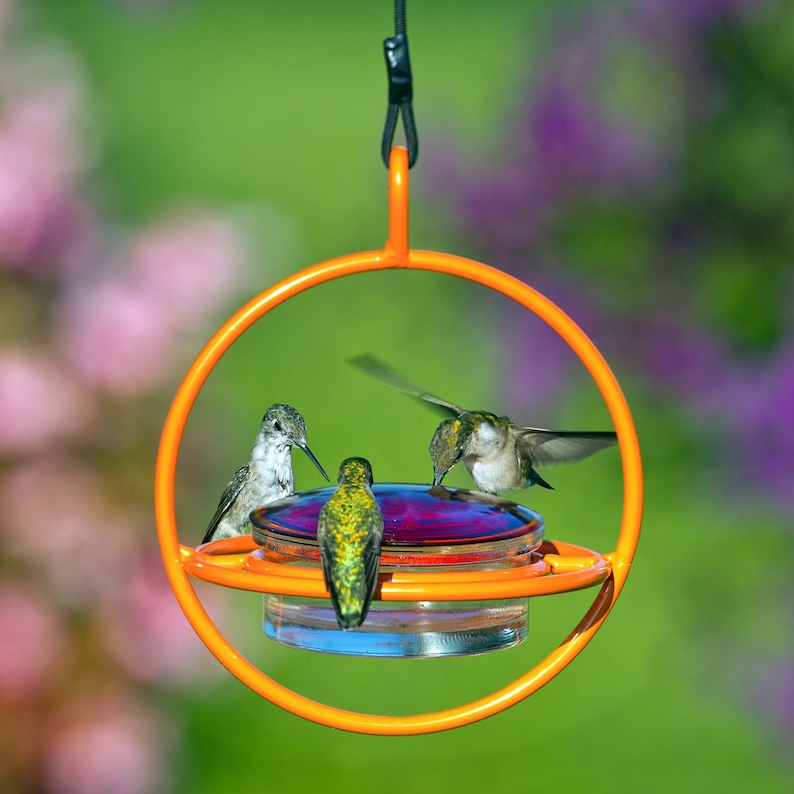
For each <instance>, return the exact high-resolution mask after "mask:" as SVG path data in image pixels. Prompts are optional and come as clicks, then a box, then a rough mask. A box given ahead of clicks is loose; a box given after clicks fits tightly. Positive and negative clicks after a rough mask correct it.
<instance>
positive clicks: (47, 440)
mask: <svg viewBox="0 0 794 794" xmlns="http://www.w3.org/2000/svg"><path fill="white" fill-rule="evenodd" d="M93 412H94V404H93V399H92V397H91V395H89V394H88V393H87V392H86V391H85V390H84V389H82V388H81V387H80V385H79V384H78V383H77V382H76V381H75V380H73V379H72V377H71V376H70V375H69V374H68V373H67V372H66V370H64V369H63V368H62V367H60V366H59V365H58V364H56V363H55V362H53V361H50V360H49V359H48V358H47V357H46V356H45V355H44V354H40V353H39V354H32V353H31V354H28V353H22V352H20V351H14V350H0V453H5V454H9V453H29V452H33V451H40V450H43V449H47V448H48V447H50V446H52V445H55V444H57V443H60V442H62V441H64V440H67V439H71V438H74V437H75V436H77V435H78V434H79V433H81V432H82V431H84V430H85V428H86V426H87V425H88V423H89V421H90V419H91V418H92V416H93Z"/></svg>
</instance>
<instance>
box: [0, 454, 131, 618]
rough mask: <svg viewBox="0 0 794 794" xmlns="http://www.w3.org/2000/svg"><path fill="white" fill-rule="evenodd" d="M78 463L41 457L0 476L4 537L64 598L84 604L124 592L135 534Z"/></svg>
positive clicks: (0, 525) (93, 476)
mask: <svg viewBox="0 0 794 794" xmlns="http://www.w3.org/2000/svg"><path fill="white" fill-rule="evenodd" d="M132 530H133V528H132V527H131V526H130V524H129V519H128V518H125V517H124V516H118V515H114V514H113V512H112V511H111V509H110V507H109V505H107V504H106V503H105V501H104V498H103V496H102V492H101V484H100V481H99V479H98V477H97V475H96V474H95V473H94V472H93V471H92V470H90V469H88V468H85V467H83V466H82V465H81V464H80V463H78V462H77V461H73V460H69V459H66V458H64V459H54V458H53V459H39V460H36V461H34V462H32V463H29V464H27V465H25V466H20V467H18V468H16V469H14V470H12V471H11V472H9V473H8V474H7V475H6V476H5V478H4V479H3V480H2V481H0V538H1V539H2V541H3V548H4V549H5V551H6V553H7V554H9V555H10V556H12V557H13V558H15V559H17V560H19V561H21V562H23V563H25V564H26V565H28V566H30V568H31V570H32V572H33V575H34V576H40V577H41V580H42V585H43V586H45V587H46V588H47V589H48V590H49V591H50V592H52V593H53V594H54V595H55V596H56V597H57V598H58V600H59V601H62V602H63V603H64V604H66V605H68V606H70V607H81V606H86V605H90V604H92V603H94V602H95V601H96V600H97V599H101V600H102V602H103V603H104V604H108V603H113V601H114V600H116V599H117V598H118V597H119V582H121V581H123V579H124V576H125V574H126V571H127V569H128V568H129V566H130V561H131V560H132V554H133V550H134V548H135V534H134V532H133V531H132Z"/></svg>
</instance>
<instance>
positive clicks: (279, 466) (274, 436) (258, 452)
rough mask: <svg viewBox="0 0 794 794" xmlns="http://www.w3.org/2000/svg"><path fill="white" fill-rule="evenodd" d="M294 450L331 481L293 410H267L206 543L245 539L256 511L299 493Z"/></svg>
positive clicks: (288, 407) (284, 407)
mask: <svg viewBox="0 0 794 794" xmlns="http://www.w3.org/2000/svg"><path fill="white" fill-rule="evenodd" d="M292 447H298V448H299V449H302V450H303V451H304V452H305V453H306V455H308V457H309V460H310V461H311V462H312V463H313V464H314V465H315V466H316V467H317V468H318V469H319V470H320V474H322V475H323V477H325V479H326V480H327V479H328V475H327V474H326V473H325V471H324V470H323V467H322V466H321V465H320V462H319V461H318V460H317V458H315V457H314V453H312V451H311V450H310V449H309V447H308V445H307V444H306V423H305V422H304V421H303V417H302V416H301V415H300V414H299V413H298V412H297V411H296V410H295V409H294V408H293V407H292V406H291V405H282V404H279V403H276V404H275V405H271V406H270V408H268V409H267V411H266V412H265V415H264V416H263V417H262V423H261V424H260V425H259V433H258V434H257V436H256V441H255V442H254V446H253V447H252V449H251V460H249V461H248V463H247V464H246V465H245V466H243V467H242V468H241V469H238V471H237V474H235V475H234V477H232V479H231V482H229V484H228V485H227V486H226V490H225V491H224V492H223V496H221V501H220V502H219V503H218V509H217V510H216V511H215V515H214V516H213V517H212V521H210V523H209V526H208V527H207V532H206V533H205V535H204V540H202V541H201V542H202V543H209V541H211V540H218V539H220V538H230V537H233V536H235V535H245V534H246V533H247V532H248V531H249V516H250V515H251V511H252V510H256V508H257V507H261V506H262V505H265V504H268V503H269V502H272V501H274V500H276V499H282V498H283V497H285V496H291V495H292V494H293V493H294V492H295V478H294V477H293V474H292V456H291V452H292Z"/></svg>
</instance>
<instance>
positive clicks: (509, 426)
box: [349, 354, 617, 494]
mask: <svg viewBox="0 0 794 794" xmlns="http://www.w3.org/2000/svg"><path fill="white" fill-rule="evenodd" d="M349 361H350V363H351V364H353V365H354V366H356V367H358V368H359V369H361V370H363V371H364V372H366V373H367V374H368V375H371V376H373V377H375V378H377V379H379V380H381V381H383V382H384V383H386V384H388V385H389V386H392V387H393V388H395V389H399V390H400V391H403V392H405V393H406V394H410V395H411V396H412V397H417V398H418V399H420V400H425V401H426V402H429V403H432V404H433V405H435V406H438V408H439V409H441V410H442V411H444V412H445V413H446V414H447V418H446V419H444V420H443V421H442V422H441V424H440V425H439V426H438V428H437V429H436V432H435V433H434V434H433V438H432V440H431V442H430V457H431V459H432V461H433V484H434V485H440V484H441V481H442V480H443V479H444V477H445V475H446V474H447V472H448V471H449V470H450V469H451V468H452V467H453V466H454V465H455V464H456V463H458V462H459V461H461V460H462V461H463V463H464V465H465V466H466V468H467V469H468V471H469V474H471V477H472V479H473V480H474V483H475V485H476V486H477V488H478V489H479V490H480V491H483V492H485V493H490V494H499V493H505V492H507V491H514V490H518V489H520V488H528V487H529V486H531V485H540V486H542V487H543V488H549V489H550V490H554V489H553V488H552V486H551V485H549V483H547V482H546V480H544V479H543V477H541V476H540V474H538V472H537V471H536V467H538V466H548V465H550V464H553V463H573V462H575V461H579V460H582V459H583V458H587V457H589V456H590V455H592V454H594V453H595V452H598V451H600V450H602V449H606V448H607V447H611V446H613V445H614V444H615V443H616V442H617V434H616V433H615V432H614V431H611V430H604V431H593V430H583V431H575V430H574V431H572V430H544V429H542V428H539V427H520V426H519V425H517V424H515V423H514V422H513V421H512V420H510V419H509V418H508V417H506V416H497V415H496V414H493V413H490V412H489V411H480V410H475V411H467V410H466V409H464V408H461V407H460V406H459V405H455V404H454V403H450V402H447V401H446V400H442V399H441V398H440V397H436V396H435V395H434V394H430V392H426V391H423V390H422V389H420V388H418V387H417V386H414V385H413V384H412V383H409V382H408V381H407V380H405V379H404V378H403V377H402V376H401V375H399V374H398V373H396V372H395V371H394V370H393V369H392V368H391V367H389V366H388V365H387V364H384V363H383V362H382V361H380V360H379V359H377V358H376V357H375V356H372V355H370V354H363V355H360V356H356V357H354V358H351V359H350V360H349Z"/></svg>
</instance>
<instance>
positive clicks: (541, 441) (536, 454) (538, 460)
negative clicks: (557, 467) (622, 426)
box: [517, 427, 618, 466]
mask: <svg viewBox="0 0 794 794" xmlns="http://www.w3.org/2000/svg"><path fill="white" fill-rule="evenodd" d="M617 440H618V437H617V434H616V433H615V432H614V431H611V430H603V431H602V430H584V431H575V430H571V431H569V430H542V429H541V428H538V427H522V428H519V435H518V440H517V446H518V451H519V453H520V454H521V455H522V457H525V458H528V459H529V461H530V462H531V463H532V465H533V466H548V465H550V464H552V463H574V462H575V461H577V460H583V459H584V458H587V457H589V456H590V455H593V454H594V453H596V452H599V451H600V450H602V449H606V448H607V447H611V446H612V445H613V444H615V443H616V442H617Z"/></svg>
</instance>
